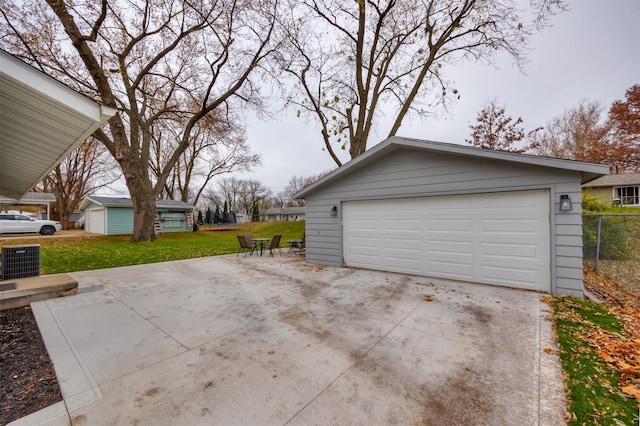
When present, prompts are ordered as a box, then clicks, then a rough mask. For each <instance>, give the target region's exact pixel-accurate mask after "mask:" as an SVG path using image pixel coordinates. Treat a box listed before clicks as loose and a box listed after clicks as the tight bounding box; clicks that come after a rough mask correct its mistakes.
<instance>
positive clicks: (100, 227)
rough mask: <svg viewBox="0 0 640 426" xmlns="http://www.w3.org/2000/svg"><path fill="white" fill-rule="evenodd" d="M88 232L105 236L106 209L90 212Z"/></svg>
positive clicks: (87, 220)
mask: <svg viewBox="0 0 640 426" xmlns="http://www.w3.org/2000/svg"><path fill="white" fill-rule="evenodd" d="M85 229H86V231H87V232H92V233H94V234H104V233H105V232H104V209H95V210H89V211H88V212H87V219H86V222H85Z"/></svg>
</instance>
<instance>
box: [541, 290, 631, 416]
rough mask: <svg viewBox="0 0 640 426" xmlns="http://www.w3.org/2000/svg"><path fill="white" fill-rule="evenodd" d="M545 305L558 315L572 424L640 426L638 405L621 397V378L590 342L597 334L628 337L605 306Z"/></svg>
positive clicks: (561, 301)
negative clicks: (590, 337)
mask: <svg viewBox="0 0 640 426" xmlns="http://www.w3.org/2000/svg"><path fill="white" fill-rule="evenodd" d="M547 302H548V303H550V304H551V306H552V307H553V310H554V316H555V325H556V333H557V340H558V344H559V346H560V358H561V360H562V369H563V371H564V375H565V383H566V386H567V397H568V399H569V412H570V415H571V418H570V419H569V422H568V424H569V425H570V426H579V425H637V424H638V421H639V420H638V412H639V411H638V401H636V400H635V399H634V398H631V397H629V396H627V395H625V394H624V393H623V392H622V390H621V388H620V378H621V377H620V373H618V372H617V371H615V369H614V368H612V366H611V365H610V364H608V363H607V362H605V361H604V360H603V358H602V357H601V356H599V355H598V354H597V352H596V347H595V346H594V344H593V343H589V342H588V339H589V337H588V336H590V335H591V336H593V335H594V333H595V335H596V336H598V334H603V332H609V333H612V334H613V335H618V336H621V337H622V336H625V335H627V331H626V330H625V326H624V324H623V323H622V322H621V321H620V319H619V318H618V317H617V316H616V315H613V314H612V313H610V312H609V310H608V308H607V306H606V305H605V304H598V303H594V302H590V301H586V300H578V299H573V298H568V297H549V298H548V299H547ZM598 343H599V344H600V345H606V344H607V342H606V341H605V340H600V341H598Z"/></svg>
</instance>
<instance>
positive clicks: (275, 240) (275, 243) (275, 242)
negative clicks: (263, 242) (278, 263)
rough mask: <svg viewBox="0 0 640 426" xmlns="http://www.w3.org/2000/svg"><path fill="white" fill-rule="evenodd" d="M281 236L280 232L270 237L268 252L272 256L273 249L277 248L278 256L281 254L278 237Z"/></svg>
mask: <svg viewBox="0 0 640 426" xmlns="http://www.w3.org/2000/svg"><path fill="white" fill-rule="evenodd" d="M281 238H282V234H276V235H274V236H273V238H271V244H270V245H269V254H270V255H271V256H273V251H274V250H275V249H278V251H279V252H280V256H282V249H281V248H280V239H281Z"/></svg>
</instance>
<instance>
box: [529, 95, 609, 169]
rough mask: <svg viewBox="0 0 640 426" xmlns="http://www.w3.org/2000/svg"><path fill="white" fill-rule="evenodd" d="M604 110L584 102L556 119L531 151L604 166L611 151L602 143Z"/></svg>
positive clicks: (536, 138) (535, 137)
mask: <svg viewBox="0 0 640 426" xmlns="http://www.w3.org/2000/svg"><path fill="white" fill-rule="evenodd" d="M601 113H602V106H601V105H600V104H599V103H598V102H595V101H594V102H591V101H587V100H582V101H581V102H580V104H579V105H578V106H577V107H575V108H571V109H567V110H565V111H564V113H563V114H562V115H560V116H558V117H555V118H553V119H552V120H551V121H550V122H549V123H547V125H546V126H545V127H544V129H543V131H542V132H540V133H538V134H536V135H534V136H533V137H532V138H531V147H532V150H533V151H534V152H535V153H536V154H538V155H545V156H548V157H556V158H567V159H572V160H581V161H593V162H601V161H602V162H604V161H603V160H604V159H605V158H606V157H607V156H608V154H607V152H609V151H610V147H609V146H608V145H607V144H606V143H603V142H604V139H603V136H604V131H603V127H602V124H601Z"/></svg>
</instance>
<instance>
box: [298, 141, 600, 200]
mask: <svg viewBox="0 0 640 426" xmlns="http://www.w3.org/2000/svg"><path fill="white" fill-rule="evenodd" d="M407 148H409V149H419V150H424V151H432V152H441V153H446V154H451V155H459V156H464V157H471V158H488V159H493V160H500V161H509V162H512V163H519V164H527V165H534V166H540V167H550V168H554V169H563V170H572V171H577V172H580V173H581V174H582V179H581V181H582V183H585V182H589V181H591V180H593V179H595V178H597V177H600V176H602V175H606V174H608V173H609V166H607V165H604V164H595V163H586V162H583V161H575V160H565V159H560V158H550V157H541V156H538V155H530V154H516V153H513V152H505V151H493V150H490V149H480V148H474V147H470V146H464V145H455V144H450V143H444V142H434V141H427V140H422V139H411V138H404V137H400V136H392V137H390V138H388V139H385V140H384V141H382V142H381V143H379V144H378V145H376V146H374V147H373V148H371V149H370V150H368V151H366V152H365V153H364V154H362V155H360V156H359V157H357V158H355V159H353V160H351V161H349V162H348V163H346V164H344V165H343V166H342V167H339V168H338V169H336V170H334V171H333V172H331V173H329V174H327V175H325V176H323V177H322V178H320V179H318V180H317V181H315V182H314V183H312V184H311V185H309V186H307V187H306V188H303V189H302V190H300V191H298V192H297V193H296V194H294V198H304V197H306V196H307V195H308V194H310V193H311V192H314V191H315V190H317V189H319V188H321V187H323V186H325V185H326V184H328V183H329V182H332V181H334V180H335V179H338V178H339V177H340V176H343V175H346V174H347V173H351V172H352V171H354V170H357V169H359V168H361V167H364V166H366V165H367V164H369V163H371V162H373V161H375V160H378V159H380V158H382V157H384V156H385V155H388V154H389V153H391V152H393V151H396V150H398V149H407Z"/></svg>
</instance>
